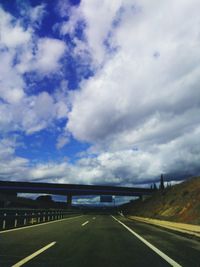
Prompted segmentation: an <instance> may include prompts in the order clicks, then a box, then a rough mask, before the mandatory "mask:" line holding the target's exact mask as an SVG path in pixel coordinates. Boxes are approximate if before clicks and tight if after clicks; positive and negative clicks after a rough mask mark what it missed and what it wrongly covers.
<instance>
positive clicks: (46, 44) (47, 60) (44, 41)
mask: <svg viewBox="0 0 200 267" xmlns="http://www.w3.org/2000/svg"><path fill="white" fill-rule="evenodd" d="M65 50H66V45H65V43H64V42H63V41H60V40H58V39H52V38H40V39H39V41H38V50H37V53H36V57H35V61H34V62H33V69H35V70H38V71H41V72H43V73H49V72H52V71H56V70H59V67H60V65H59V61H60V59H61V58H62V56H63V54H64V52H65Z"/></svg>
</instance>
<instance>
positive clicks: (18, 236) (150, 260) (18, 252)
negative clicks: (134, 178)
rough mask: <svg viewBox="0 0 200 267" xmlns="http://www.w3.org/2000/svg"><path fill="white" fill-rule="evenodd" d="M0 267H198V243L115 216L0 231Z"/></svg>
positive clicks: (69, 219) (84, 217) (84, 216)
mask: <svg viewBox="0 0 200 267" xmlns="http://www.w3.org/2000/svg"><path fill="white" fill-rule="evenodd" d="M0 266H1V267H10V266H14V267H19V266H37V267H38V266H39V267H40V266H41V267H45V266H48V267H51V266H55V267H60V266H61V267H62V266H70V267H79V266H80V267H85V266H87V267H90V266H91V267H93V266H95V267H102V266H103V267H108V266H109V267H110V266H111V267H130V266H131V267H132V266H136V267H137V266H138V267H140V266H142V267H143V266H144V267H146V266H148V267H151V266H153V267H156V266H160V267H165V266H177V267H178V266H188V267H200V241H199V240H193V239H191V238H188V237H185V236H181V235H179V234H177V233H174V232H169V231H167V230H164V229H161V228H157V227H156V226H152V225H147V224H144V223H140V222H133V221H130V220H128V219H126V218H123V217H121V216H118V215H114V216H111V215H99V214H97V215H95V214H90V215H89V214H88V215H80V216H76V217H71V218H67V219H64V220H61V221H56V222H51V223H46V224H43V225H37V226H33V227H27V228H21V229H19V230H14V231H7V232H0Z"/></svg>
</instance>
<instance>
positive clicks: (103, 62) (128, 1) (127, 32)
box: [0, 0, 200, 186]
mask: <svg viewBox="0 0 200 267" xmlns="http://www.w3.org/2000/svg"><path fill="white" fill-rule="evenodd" d="M199 10H200V1H199V0H190V1H187V0H177V1H174V0H168V1H159V0H155V1H153V2H152V1H149V0H140V1H139V0H135V1H132V0H113V1H106V0H102V1H98V0H87V1H79V0H61V1H59V0H58V1H50V0H49V1H48V0H44V1H42V0H41V1H37V0H26V1H23V0H0V180H13V181H32V182H34V181H35V182H36V181H37V182H55V183H73V184H95V185H116V186H149V185H150V184H151V183H153V182H156V181H159V178H160V175H161V173H163V174H164V177H165V179H166V180H168V181H173V182H176V181H179V180H183V179H185V178H186V177H190V176H196V175H199V174H200V86H199V85H200V16H199Z"/></svg>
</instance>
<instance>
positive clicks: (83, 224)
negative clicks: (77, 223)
mask: <svg viewBox="0 0 200 267" xmlns="http://www.w3.org/2000/svg"><path fill="white" fill-rule="evenodd" d="M88 223H89V221H86V222H84V223H82V224H81V226H85V225H86V224H88Z"/></svg>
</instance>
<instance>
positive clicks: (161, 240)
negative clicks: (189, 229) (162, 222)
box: [117, 216, 200, 267]
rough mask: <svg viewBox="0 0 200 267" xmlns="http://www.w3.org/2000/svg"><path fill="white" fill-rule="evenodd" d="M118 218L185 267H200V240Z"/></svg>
mask: <svg viewBox="0 0 200 267" xmlns="http://www.w3.org/2000/svg"><path fill="white" fill-rule="evenodd" d="M117 218H118V219H119V220H120V221H122V222H123V223H125V224H126V225H127V226H128V227H130V228H131V229H133V230H134V231H136V232H137V233H138V234H139V235H141V236H142V237H143V238H145V239H147V240H148V241H149V242H150V243H152V244H153V245H155V246H156V247H158V248H159V249H160V250H161V251H163V252H164V253H166V254H167V255H168V256H169V257H171V258H172V259H174V260H175V261H177V262H178V263H179V264H180V265H182V266H185V267H187V266H188V267H200V239H198V238H194V237H192V236H191V237H190V236H187V235H183V234H180V233H178V232H175V231H169V230H167V229H164V228H160V227H156V226H153V225H150V224H146V223H140V222H137V221H133V220H129V219H127V218H125V217H122V216H117Z"/></svg>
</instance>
